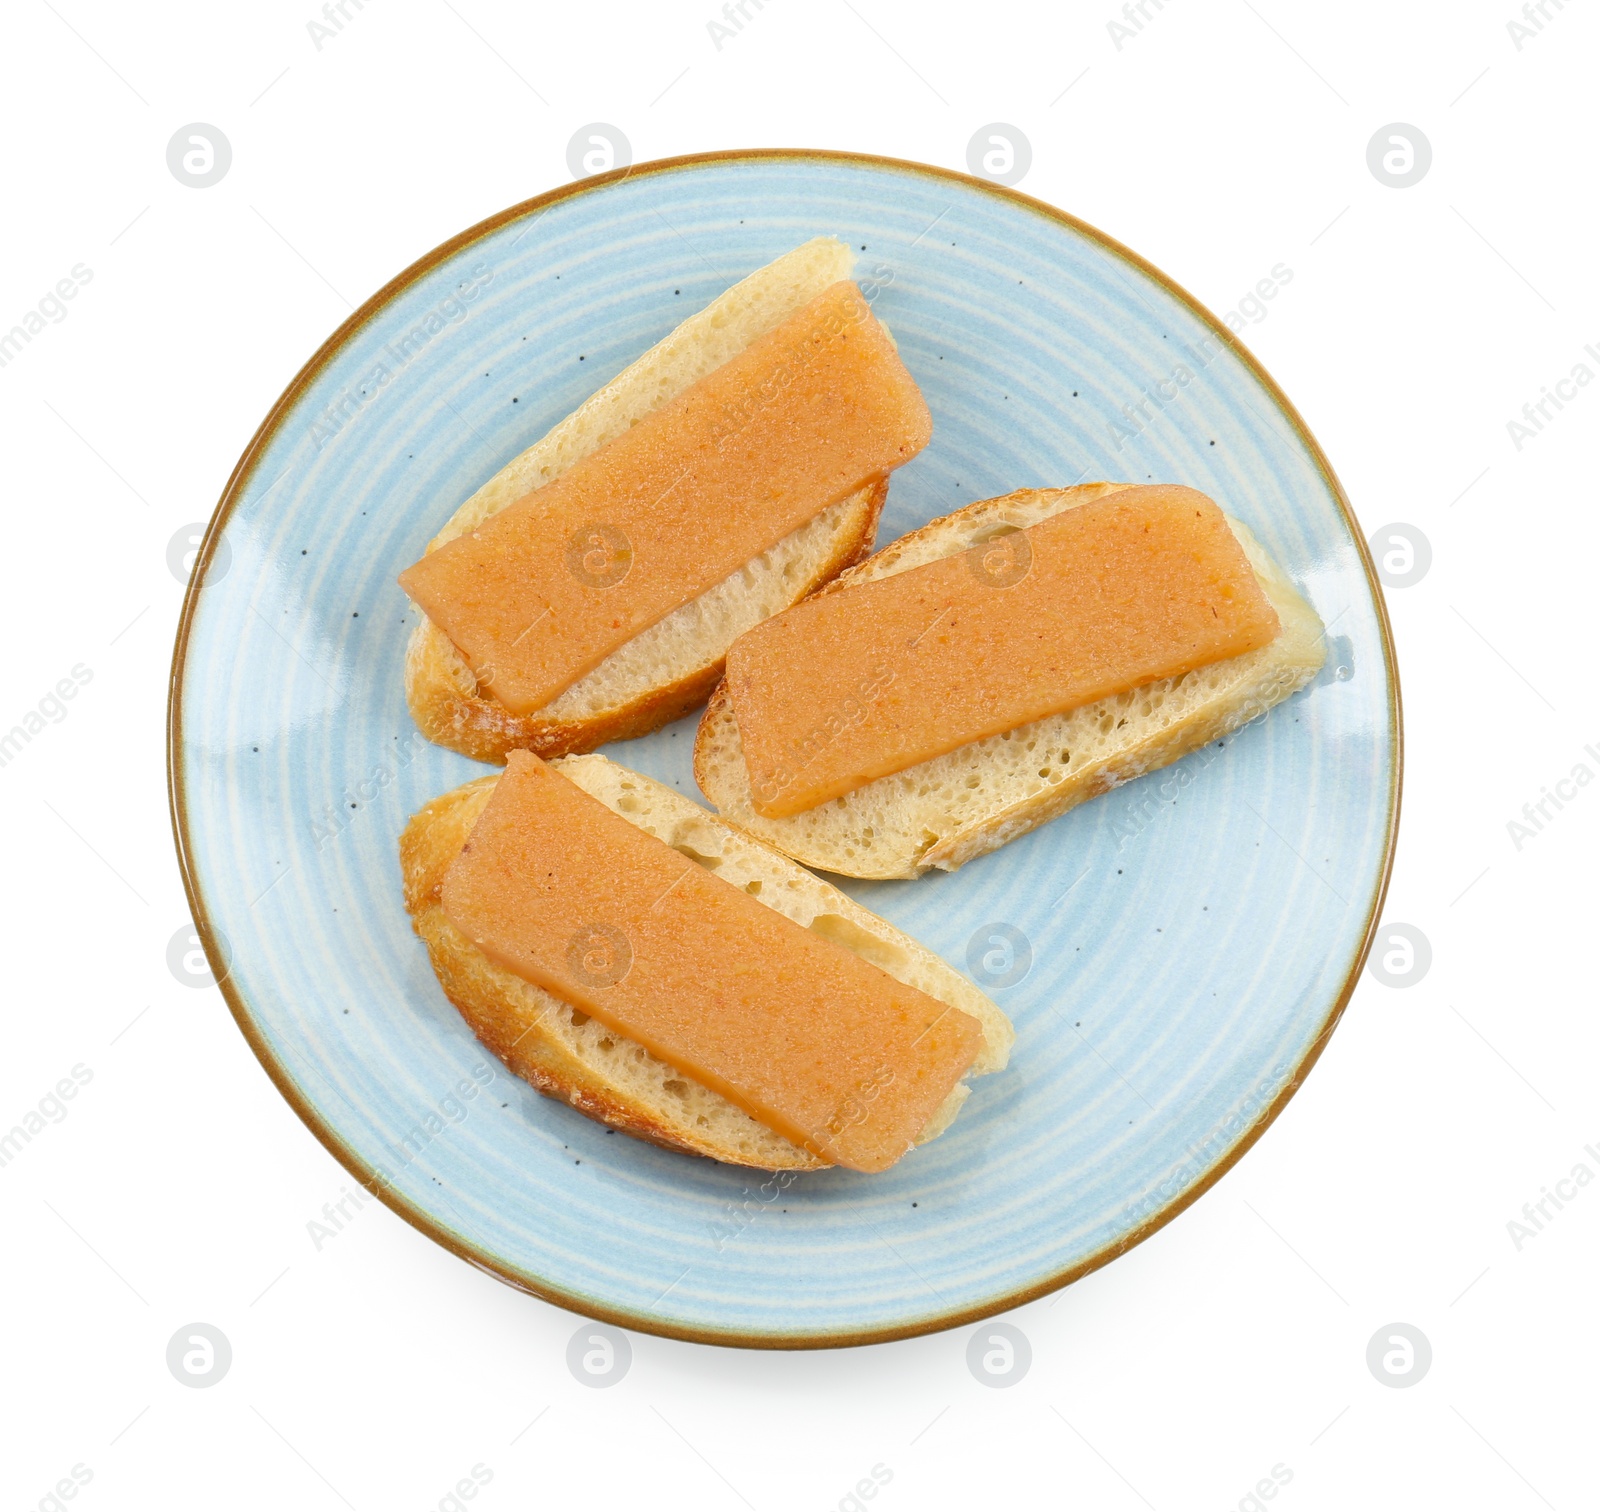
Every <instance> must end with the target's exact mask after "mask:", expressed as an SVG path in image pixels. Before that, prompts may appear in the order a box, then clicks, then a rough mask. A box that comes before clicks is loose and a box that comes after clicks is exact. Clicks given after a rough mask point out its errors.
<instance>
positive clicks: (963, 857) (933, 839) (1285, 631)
mask: <svg viewBox="0 0 1600 1512" xmlns="http://www.w3.org/2000/svg"><path fill="white" fill-rule="evenodd" d="M1131 486H1132V485H1130V484H1126V483H1085V484H1080V485H1078V486H1077V487H1074V488H1042V489H1038V488H1036V489H1021V490H1019V491H1018V492H1016V493H1012V494H1007V495H1005V496H1004V497H1002V498H997V499H985V500H982V501H980V502H979V503H976V504H969V505H968V506H967V507H966V508H965V509H960V510H957V511H956V512H955V513H953V514H949V515H945V516H943V517H941V518H940V519H937V520H934V521H932V522H931V523H929V524H927V525H924V526H923V527H922V528H921V529H920V530H915V531H913V532H911V534H909V535H906V536H903V537H901V539H899V540H898V541H895V542H894V543H893V544H891V545H889V546H887V547H885V548H884V549H883V550H882V551H880V552H878V553H876V554H875V555H874V556H872V557H869V558H868V559H867V560H866V561H864V562H862V563H861V564H860V565H859V566H856V567H853V568H851V569H850V570H849V571H847V572H845V573H843V574H841V575H840V576H839V577H838V578H836V579H835V580H834V581H833V582H831V583H829V584H827V585H825V586H824V587H823V588H822V589H821V590H820V592H822V593H832V592H837V591H841V590H843V589H844V588H846V587H848V586H849V585H850V584H851V583H859V582H869V581H871V580H873V579H875V578H881V577H888V576H891V575H892V574H894V573H896V572H904V571H905V570H906V569H908V568H911V567H916V566H919V565H921V564H922V563H924V562H930V561H935V560H938V559H939V558H941V557H945V556H950V555H953V554H955V553H956V552H960V551H966V550H968V549H969V548H971V547H972V546H974V545H976V544H978V543H979V542H980V541H982V540H985V539H988V538H989V537H990V536H992V535H994V534H996V533H998V532H999V531H1000V530H1004V529H1017V528H1025V527H1027V526H1029V525H1033V524H1035V523H1037V522H1038V521H1039V520H1042V519H1046V518H1048V517H1049V516H1050V515H1053V514H1055V513H1057V512H1058V511H1060V510H1063V509H1071V508H1074V507H1076V506H1078V505H1081V504H1087V503H1089V502H1090V501H1091V500H1094V499H1098V498H1103V497H1104V496H1105V495H1106V494H1108V493H1115V492H1116V491H1117V490H1119V489H1121V488H1127V487H1131ZM1228 523H1229V525H1230V526H1231V527H1232V528H1233V531H1234V533H1235V535H1236V536H1238V538H1239V542H1240V544H1241V545H1242V546H1243V548H1244V551H1245V554H1246V556H1247V557H1248V558H1249V561H1250V565H1251V567H1252V568H1253V569H1254V571H1255V574H1256V579H1257V581H1258V582H1259V583H1260V585H1261V588H1262V590H1263V591H1264V593H1265V594H1266V596H1267V599H1268V600H1269V602H1270V603H1271V604H1272V606H1273V608H1274V609H1275V610H1276V611H1277V613H1278V618H1279V621H1280V624H1281V629H1280V631H1279V634H1278V636H1277V638H1276V639H1275V640H1274V641H1272V643H1271V644H1270V645H1267V646H1264V647H1262V648H1261V649H1260V650H1257V651H1251V652H1248V653H1247V654H1245V655H1243V656H1236V657H1233V658H1230V659H1229V660H1226V661H1220V662H1215V663H1213V664H1212V665H1210V666H1206V667H1201V668H1199V669H1197V670H1196V671H1193V672H1190V673H1188V674H1186V675H1185V676H1183V677H1178V678H1166V679H1163V680H1162V681H1160V682H1154V683H1149V684H1146V685H1145V686H1143V687H1139V688H1135V689H1133V690H1132V691H1131V692H1127V693H1122V694H1118V695H1117V696H1115V697H1112V698H1106V699H1101V700H1100V701H1098V702H1096V703H1093V704H1089V705H1087V706H1085V707H1083V708H1079V709H1074V710H1072V711H1071V712H1069V713H1066V714H1056V715H1051V716H1049V717H1048V718H1045V719H1040V720H1036V721H1034V722H1033V723H1031V724H1026V725H1023V726H1021V727H1020V728H1018V729H1015V730H1009V731H1006V732H1004V733H1002V734H999V735H991V736H988V737H987V738H985V739H983V740H975V741H972V742H970V743H969V744H967V745H964V746H960V747H958V748H957V749H956V750H954V751H950V752H947V753H946V754H945V755H943V756H938V757H935V758H933V759H932V760H929V761H923V762H919V763H917V764H916V765H915V766H912V767H909V768H907V769H906V770H905V771H901V772H894V773H891V774H890V775H888V776H885V777H879V778H877V779H876V780H875V781H872V782H869V783H867V784H866V785H865V786H864V787H860V788H857V789H856V790H855V791H854V792H851V793H847V794H845V795H844V796H843V797H840V798H834V799H832V800H830V801H829V802H827V803H822V804H819V805H818V806H817V807H815V808H812V809H808V810H806V811H804V812H803V813H799V814H794V815H792V816H790V817H788V818H783V819H767V818H763V817H762V816H761V815H760V814H758V813H757V812H756V811H755V807H754V803H753V800H752V795H751V791H750V780H749V773H748V770H747V768H746V766H745V760H744V753H743V750H742V748H741V746H740V742H739V727H738V723H737V721H736V720H735V718H734V715H733V710H732V707H731V705H730V703H729V700H728V696H727V691H726V688H725V686H719V687H718V689H717V691H716V692H715V693H714V694H713V695H712V697H711V701H710V703H709V704H708V706H707V708H706V712H705V714H704V716H703V717H702V719H701V721H700V728H699V732H698V734H697V736H696V738H695V778H696V780H697V781H698V783H699V784H700V790H701V791H702V792H703V793H704V794H705V795H706V797H707V798H709V799H710V800H711V802H712V804H713V805H715V807H716V808H717V810H718V812H719V813H721V814H722V816H723V817H724V818H725V819H727V820H728V821H729V822H730V823H732V824H734V825H736V826H738V827H739V828H740V829H742V830H744V831H746V832H747V833H749V834H751V835H754V836H755V837H757V838H758V839H761V840H764V841H765V842H766V843H767V844H769V845H771V846H773V847H775V848H776V849H778V850H780V851H782V852H783V853H784V854H785V855H788V856H791V857H793V858H794V859H795V860H797V861H800V862H803V863H804V864H805V865H807V866H812V867H816V868H819V869H820V870H823V871H831V872H836V873H839V874H842V875H844V876H849V877H868V878H896V877H917V876H921V875H922V874H923V873H924V872H926V871H928V870H930V869H932V868H939V869H941V870H944V871H955V870H956V869H957V868H958V867H960V866H962V865H963V864H965V863H966V862H968V861H970V860H972V859H973V858H974V857H976V856H981V855H984V854H986V853H987V852H989V851H992V850H996V849H998V848H999V847H1000V846H1002V845H1004V844H1005V843H1006V842H1007V841H1009V840H1014V839H1016V838H1017V837H1018V836H1019V835H1023V834H1026V833H1027V832H1028V831H1029V830H1031V829H1034V828H1036V827H1037V826H1039V825H1041V824H1044V823H1047V822H1048V821H1049V820H1051V819H1054V818H1055V817H1056V816H1057V815H1059V814H1063V813H1065V812H1066V811H1067V810H1068V809H1070V808H1073V807H1075V806H1076V805H1077V804H1080V803H1082V802H1084V801H1085V800H1086V799H1089V798H1093V797H1095V796H1097V795H1098V794H1100V793H1104V792H1107V791H1109V790H1110V789H1112V788H1114V787H1117V786H1119V785H1120V784H1121V783H1124V782H1129V781H1131V780H1132V779H1133V778H1135V777H1139V776H1142V775H1143V774H1144V773H1145V772H1150V771H1154V770H1155V769H1156V768H1158V767H1163V766H1166V765H1167V764H1168V763H1170V762H1173V761H1176V760H1178V759H1179V758H1180V757H1181V756H1184V755H1186V754H1187V753H1188V752H1190V751H1192V750H1196V749H1197V748H1199V747H1200V746H1202V745H1204V744H1205V743H1206V742H1207V741H1210V740H1215V739H1218V738H1219V737H1221V736H1223V735H1226V734H1228V733H1230V732H1231V731H1233V730H1236V729H1238V728H1239V727H1240V726H1241V725H1243V724H1245V723H1246V722H1247V721H1249V720H1251V719H1253V718H1255V717H1256V715H1258V714H1262V713H1265V712H1266V710H1268V709H1270V708H1271V707H1272V706H1273V705H1274V704H1277V703H1281V702H1282V701H1283V700H1284V699H1286V698H1288V697H1289V696H1290V695H1291V694H1293V693H1294V692H1296V691H1297V690H1298V689H1300V688H1302V687H1304V686H1305V684H1306V683H1308V682H1309V681H1310V680H1311V679H1312V678H1313V677H1314V676H1315V675H1316V674H1317V671H1318V669H1319V668H1320V667H1321V666H1322V663H1323V660H1324V657H1325V654H1326V653H1325V649H1324V647H1323V643H1322V637H1323V625H1322V621H1321V620H1320V619H1319V618H1318V617H1317V614H1316V612H1315V610H1313V609H1312V608H1311V606H1310V605H1309V604H1307V603H1306V601H1305V600H1304V599H1303V598H1302V597H1301V596H1300V594H1299V593H1298V592H1297V591H1296V589H1295V587H1294V585H1293V584H1292V583H1291V582H1290V581H1289V579H1288V578H1287V577H1286V576H1285V575H1284V574H1283V572H1282V571H1281V569H1280V568H1279V567H1278V566H1277V565H1276V564H1275V563H1274V562H1273V561H1272V560H1271V558H1270V557H1268V556H1267V554H1266V552H1265V551H1263V550H1262V548H1261V546H1260V544H1259V543H1258V542H1257V541H1256V539H1255V537H1254V536H1253V535H1252V534H1251V533H1250V531H1249V529H1248V528H1247V527H1246V526H1245V525H1243V524H1241V523H1240V522H1239V521H1238V520H1235V519H1233V518H1231V517H1229V520H1228Z"/></svg>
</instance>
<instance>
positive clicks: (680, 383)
mask: <svg viewBox="0 0 1600 1512" xmlns="http://www.w3.org/2000/svg"><path fill="white" fill-rule="evenodd" d="M853 263H854V259H853V257H852V254H851V252H850V249H849V248H848V247H846V246H845V245H844V244H843V243H842V242H840V241H838V240H836V239H835V238H833V237H831V236H819V237H817V238H815V239H814V240H812V241H809V242H806V243H805V244H804V245H803V246H800V247H796V248H795V250H794V251H792V252H789V253H786V254H785V255H784V256H782V257H780V258H778V259H777V261H776V262H771V263H768V264H767V265H766V267H764V268H759V269H757V270H756V271H755V272H754V273H752V274H751V275H750V276H749V277H748V278H746V279H744V280H743V281H742V282H740V283H737V284H735V285H734V286H733V287H732V288H731V289H728V290H727V291H726V292H725V293H723V294H720V295H719V296H718V297H717V298H716V299H714V300H712V301H711V303H710V304H709V305H707V306H706V307H705V309H703V310H701V311H700V312H699V314H697V315H691V316H690V317H689V318H688V319H687V320H685V321H684V322H683V324H682V325H680V326H678V327H677V329H676V330H674V331H672V332H671V333H670V334H669V335H667V336H665V337H663V338H662V340H660V341H658V342H657V343H656V344H655V345H654V346H653V347H651V348H650V350H649V351H648V352H646V353H645V354H644V356H642V357H641V358H639V360H638V361H637V362H635V363H634V364H633V365H632V366H631V367H629V368H627V369H625V370H624V371H623V372H621V373H619V374H618V375H617V376H616V377H615V378H613V379H612V380H611V382H610V383H608V384H607V385H606V386H605V387H604V388H603V389H601V390H600V391H599V392H598V393H595V394H593V395H591V396H590V397H589V398H588V399H586V400H585V401H584V402H583V403H582V404H581V405H579V407H578V408H577V409H575V410H574V411H573V412H572V413H571V414H570V415H568V416H567V418H566V419H565V420H563V421H561V423H560V424H559V425H557V426H556V427H555V429H554V430H552V431H550V432H549V433H548V434H547V435H546V436H544V437H543V438H542V439H541V440H539V441H536V442H535V443H534V444H533V445H532V446H530V447H529V448H528V449H527V451H525V452H523V453H522V454H521V456H519V457H516V458H514V459H513V460H512V461H511V462H508V463H507V464H506V465H505V467H503V468H501V470H500V471H499V472H498V473H496V474H495V475H494V477H492V478H491V479H490V480H489V481H488V482H487V483H485V484H484V485H483V487H482V488H480V489H479V490H478V491H477V492H476V493H475V494H473V495H472V497H471V498H469V499H468V500H467V501H466V503H464V504H463V505H462V506H461V507H460V508H459V509H458V510H457V511H456V512H455V514H454V515H452V516H451V518H450V520H449V522H448V523H447V524H446V525H445V527H444V529H443V530H441V531H440V532H439V534H438V535H437V536H435V537H434V538H433V540H432V541H430V542H429V543H428V550H429V551H434V550H437V548H439V547H440V546H442V545H444V544H445V542H446V541H451V540H454V539H455V537H456V536H458V535H462V534H464V533H465V532H467V531H469V530H475V529H476V528H477V527H478V526H479V525H481V524H483V522H484V521H485V520H487V519H488V518H489V517H490V516H491V515H494V514H496V513H498V512H499V511H500V510H502V509H504V508H505V507H506V506H507V505H508V504H514V503H515V502H516V501H517V500H518V499H521V498H524V497H525V496H526V495H528V494H530V493H532V492H533V490H534V489H536V488H539V487H542V486H543V485H544V484H546V483H548V482H550V481H551V480H552V479H554V478H557V477H559V476H560V475H561V474H562V473H564V472H565V471H566V470H567V469H568V468H569V467H571V466H572V465H573V463H575V462H578V461H580V460H581V459H582V458H584V457H587V456H588V455H589V454H590V453H592V452H596V451H598V450H599V449H600V448H601V447H602V446H604V445H605V444H606V443H607V442H608V441H611V440H613V439H614V438H616V437H617V436H620V435H621V434H622V433H623V432H624V431H626V430H628V429H629V428H630V427H632V426H633V425H635V424H636V423H637V422H638V421H639V420H641V419H642V418H643V417H644V416H645V415H647V414H649V413H650V412H651V411H652V410H655V409H658V408H659V407H660V406H661V405H663V404H665V403H666V402H667V401H668V400H670V399H673V398H675V397H676V396H677V395H678V394H680V393H682V392H683V390H684V389H686V388H688V387H689V386H690V385H691V384H692V383H695V382H696V381H698V380H699V379H701V378H703V377H704V376H705V375H706V374H707V373H709V372H710V371H711V370H712V369H713V368H717V367H720V366H721V365H722V364H723V363H724V362H726V361H727V360H728V359H729V358H730V357H733V356H736V355H737V354H738V353H739V352H742V351H743V350H744V349H745V348H746V347H747V346H749V345H750V343H751V342H752V341H754V340H755V339H756V337H758V336H761V335H763V334H764V333H765V332H767V331H770V330H771V329H772V328H773V327H774V326H776V325H779V324H780V323H781V322H783V321H784V320H786V319H787V318H788V317H789V316H790V315H792V314H793V313H794V312H795V311H796V310H798V309H799V308H800V307H801V306H802V305H804V304H806V303H808V302H809V301H810V300H812V299H814V298H815V297H816V296H817V295H818V294H820V293H821V292H822V291H823V290H824V289H825V288H827V287H828V286H829V285H830V284H834V283H837V282H838V281H839V280H840V279H843V278H849V277H850V273H851V268H852V266H853ZM888 486H889V485H888V481H887V479H878V480H876V481H875V482H873V483H871V484H869V485H868V486H867V487H865V488H863V489H861V490H860V491H858V492H857V493H855V494H852V495H851V496H850V497H849V498H847V499H843V500H841V501H840V502H839V503H837V504H834V505H832V506H830V507H829V508H828V509H826V510H824V511H823V512H822V513H821V514H820V515H818V516H817V517H816V518H815V519H812V520H809V521H807V522H806V524H804V525H802V526H800V527H799V528H798V529H796V530H793V531H791V532H790V533H789V534H788V535H787V536H785V537H784V538H783V539H782V540H781V541H779V542H778V544H777V545H775V546H774V547H772V548H771V550H769V551H766V552H763V553H762V554H761V555H760V556H758V557H756V558H754V559H753V560H752V561H750V562H748V563H746V564H745V566H743V567H741V568H740V569H739V570H738V571H737V572H735V573H733V574H732V575H731V576H729V577H727V578H725V579H724V580H723V581H722V582H720V583H718V584H716V585H715V586H714V587H712V588H708V589H707V590H706V591H705V592H704V593H702V594H701V595H700V597H699V598H697V599H694V600H692V601H691V602H690V603H687V604H684V605H683V606H682V607H681V608H678V609H675V610H674V611H673V612H672V613H671V614H669V615H667V617H666V618H665V619H662V620H659V621H657V623H656V624H654V625H652V626H651V627H650V628H649V629H648V630H645V631H643V632H642V633H640V634H639V635H636V636H635V637H634V638H633V639H632V640H631V641H629V642H628V643H627V644H626V645H624V646H620V647H618V648H617V650H616V651H614V652H612V654H611V655H610V656H608V657H607V658H606V659H605V660H604V661H603V662H601V663H600V665H599V666H598V667H596V668H595V669H594V670H593V671H592V672H590V673H588V674H587V675H586V676H585V677H582V678H580V679H579V680H578V681H577V682H576V683H574V684H573V685H572V686H571V687H570V688H567V689H566V690H565V691H563V692H562V693H561V694H560V695H559V696H558V697H557V698H555V699H554V700H553V701H552V702H551V703H549V704H547V705H546V706H545V707H544V708H543V709H540V710H539V711H537V712H536V713H534V714H528V715H516V714H513V713H511V712H510V710H508V709H506V708H505V707H504V706H502V705H501V704H500V703H499V702H498V701H497V700H496V699H494V698H493V697H492V696H491V695H490V694H489V692H488V691H487V689H482V688H480V687H479V686H478V681H477V678H476V677H474V675H473V673H472V669H471V668H470V667H468V665H467V664H466V662H465V661H464V660H463V659H462V657H461V654H460V653H459V652H458V651H457V650H456V648H455V646H454V645H453V644H452V643H451V641H450V639H449V637H448V636H446V635H445V633H444V632H443V631H442V630H440V629H439V627H438V626H437V625H435V624H434V623H433V622H432V621H431V620H428V619H426V618H424V619H423V621H422V623H421V624H419V625H418V626H417V627H416V628H415V629H414V630H413V631H412V633H411V640H410V643H409V644H408V646H407V648H406V661H405V685H406V702H407V703H408V704H409V705H410V707H411V713H412V716H413V718H415V720H416V721H417V724H418V725H419V726H420V727H421V729H422V732H423V734H424V735H426V736H427V737H428V739H429V740H432V741H435V742H437V743H438V744H439V745H443V746H448V747H450V749H451V750H454V751H460V752H461V753H462V754H463V755H466V756H471V757H474V758H476V759H477V760H479V761H497V762H501V763H504V761H505V759H506V753H507V752H508V751H513V750H517V749H519V748H520V749H523V750H529V751H533V752H536V753H537V754H538V755H541V756H559V755H562V754H565V753H569V752H575V751H592V750H594V749H595V747H596V746H600V745H604V744H605V743H606V742H607V741H611V740H627V739H631V738H632V737H633V736H636V735H644V734H646V733H648V732H649V731H651V730H655V729H659V728H660V727H661V726H662V725H664V724H668V723H670V722H671V721H672V720H674V719H678V718H681V717H682V716H683V715H685V714H687V713H688V712H689V711H690V710H691V709H694V708H698V707H699V705H701V704H702V703H704V702H705V700H706V697H707V695H708V694H709V693H710V692H711V690H712V688H714V687H715V686H716V684H717V681H718V679H719V678H720V677H721V676H722V658H723V655H724V653H725V652H726V651H727V649H728V647H729V646H730V645H731V644H732V643H733V641H734V639H735V637H737V636H739V635H741V634H742V633H743V632H744V631H746V630H748V629H749V628H750V627H751V626H752V625H754V624H757V623H759V622H760V621H761V620H763V619H766V618H768V617H769V616H770V615H773V614H776V613H778V612H779V611H780V610H782V609H787V608H788V607H789V605H791V604H794V603H798V602H799V600H801V599H802V598H804V597H805V596H806V595H807V594H808V593H810V592H811V591H812V590H813V589H815V588H816V587H817V586H818V585H819V584H821V583H825V582H827V581H828V580H829V579H830V578H832V577H833V576H835V575H836V574H837V573H838V572H840V571H841V570H842V569H844V568H845V567H848V566H849V565H850V564H851V563H852V562H855V561H858V560H859V559H860V558H861V557H863V556H865V555H866V554H867V552H869V551H870V550H871V549H872V541H873V537H874V535H876V533H877V529H878V516H879V515H880V514H881V513H882V512H883V501H884V499H885V498H886V497H887V496H888Z"/></svg>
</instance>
